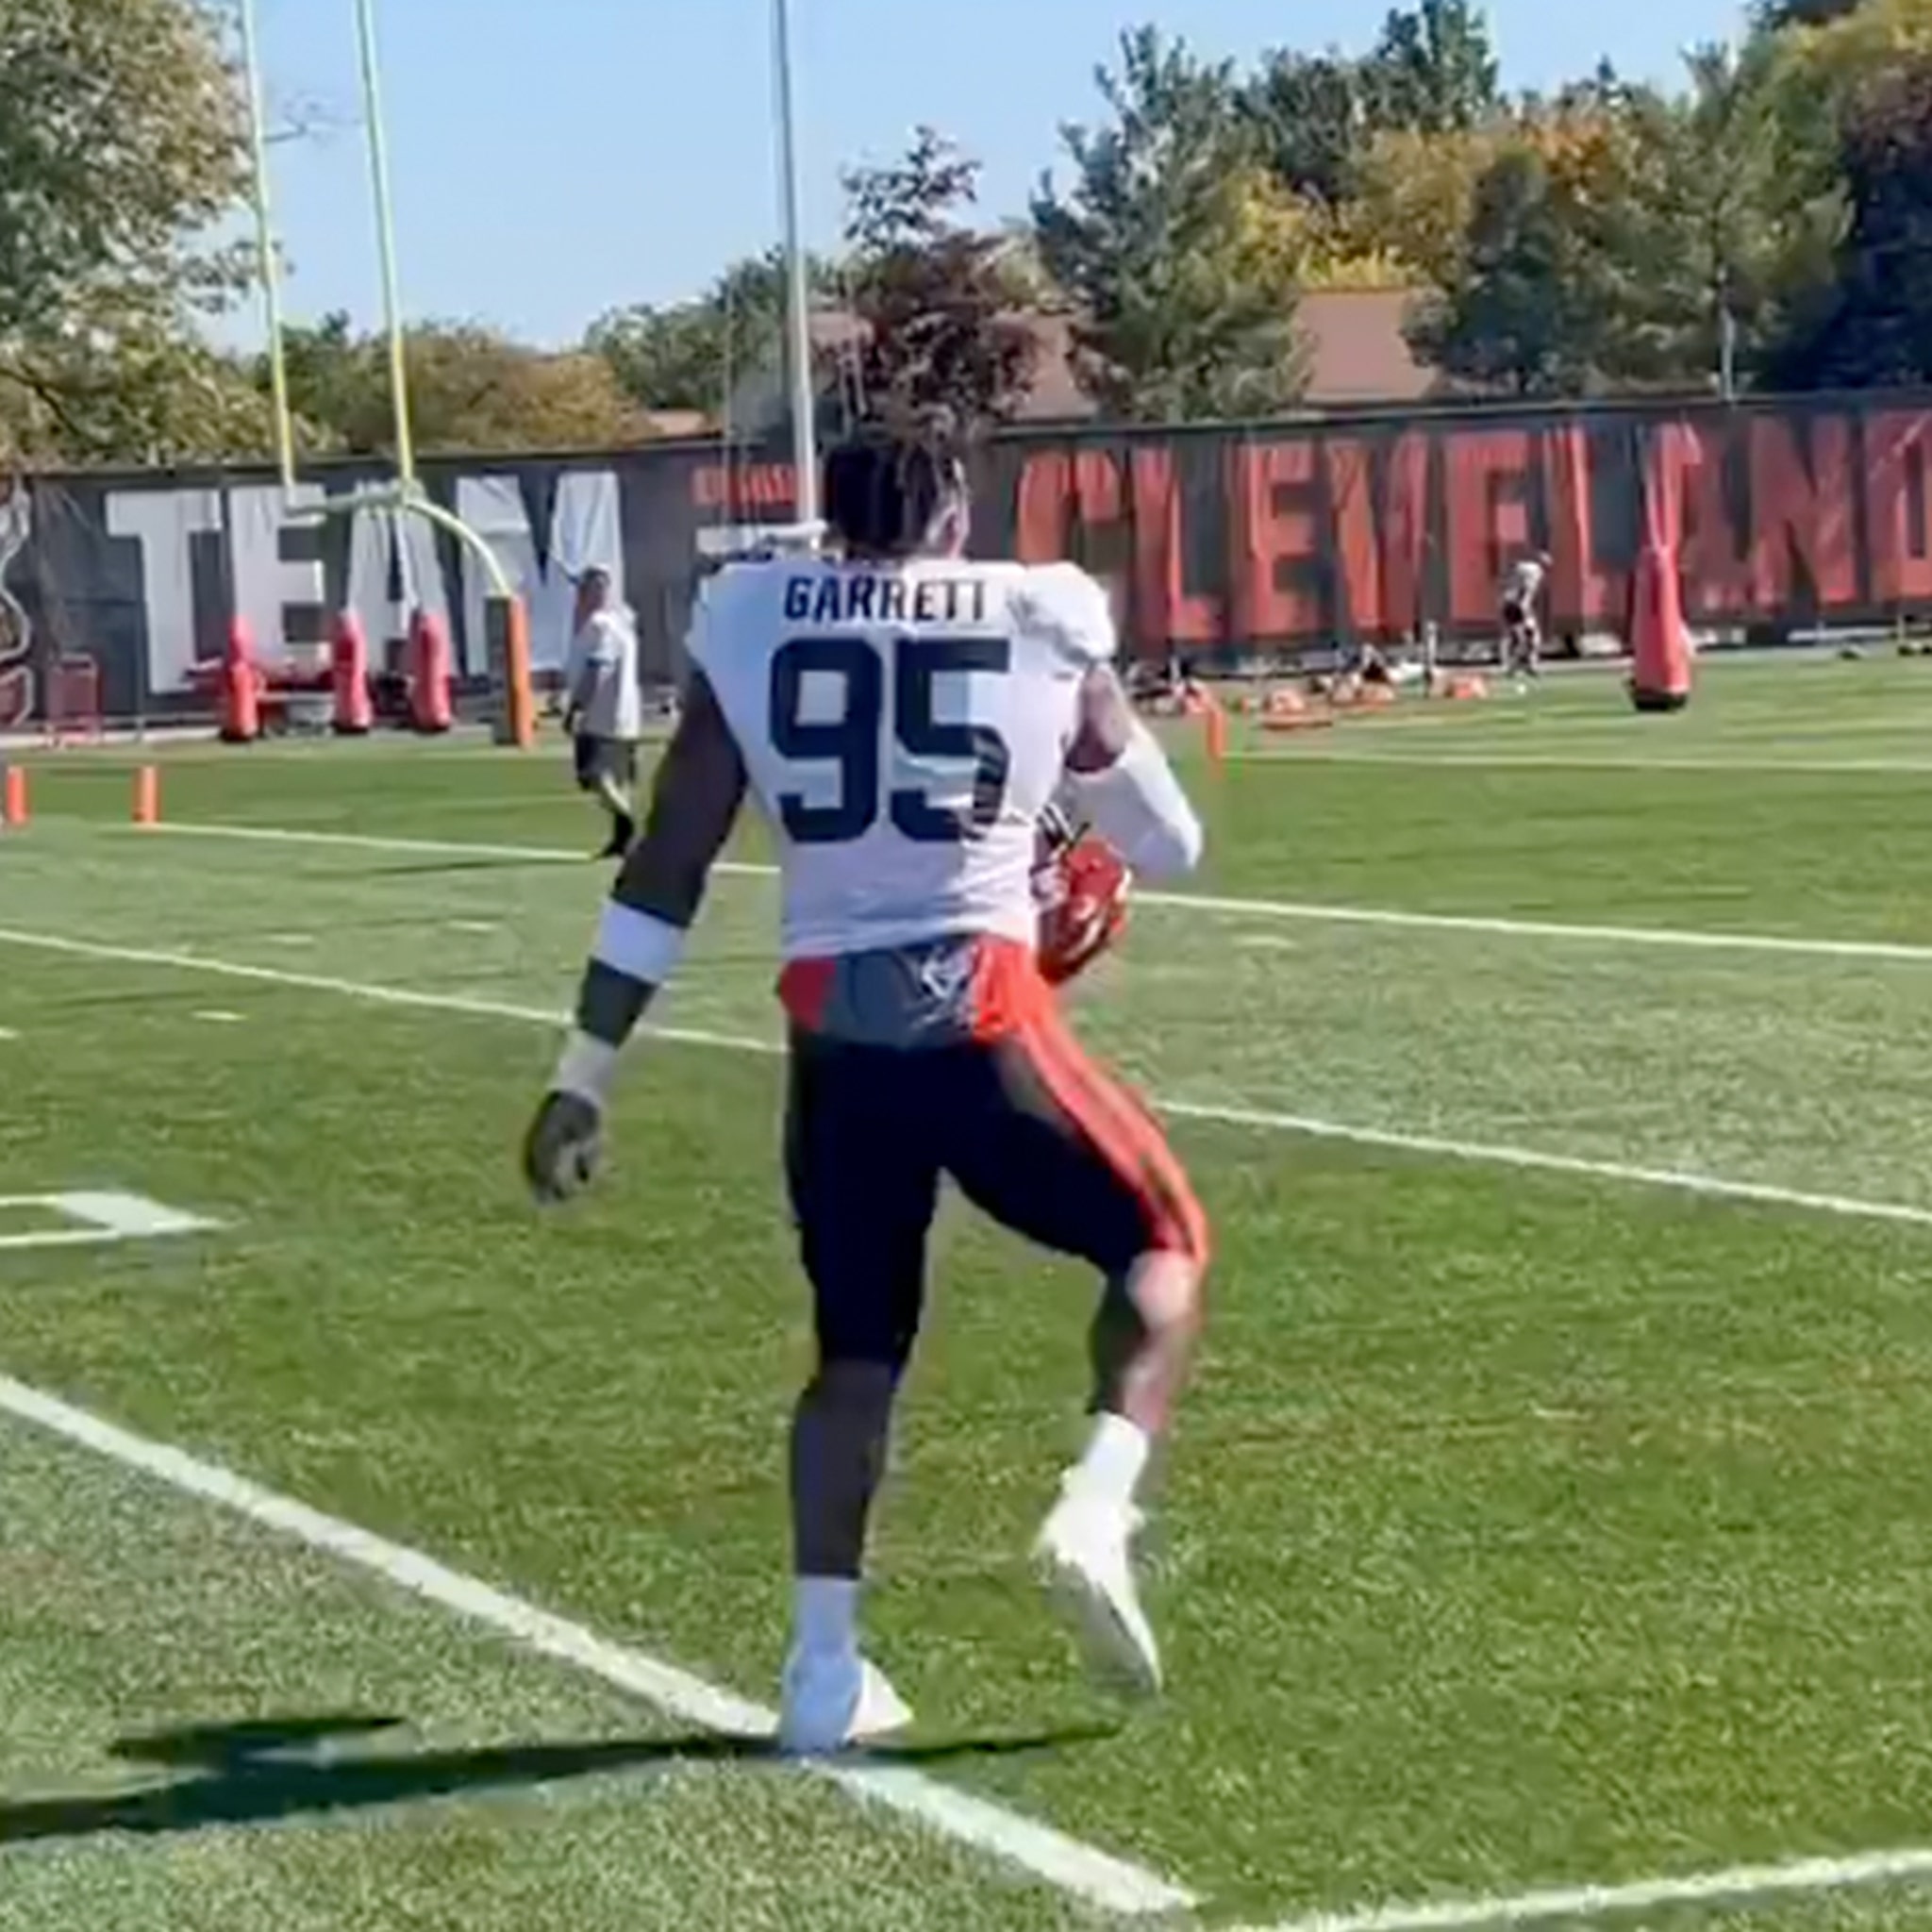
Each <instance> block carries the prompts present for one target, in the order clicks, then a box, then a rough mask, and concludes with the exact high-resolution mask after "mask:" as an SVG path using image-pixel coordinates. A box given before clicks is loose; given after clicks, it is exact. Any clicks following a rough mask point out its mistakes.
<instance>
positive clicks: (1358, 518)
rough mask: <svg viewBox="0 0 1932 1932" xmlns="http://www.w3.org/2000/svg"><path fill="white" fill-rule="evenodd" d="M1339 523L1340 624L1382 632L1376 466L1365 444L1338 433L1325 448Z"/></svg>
mask: <svg viewBox="0 0 1932 1932" xmlns="http://www.w3.org/2000/svg"><path fill="white" fill-rule="evenodd" d="M1323 456H1324V458H1325V460H1326V465H1327V471H1328V508H1329V514H1330V515H1331V516H1332V517H1333V519H1334V528H1335V576H1336V582H1337V586H1338V594H1337V597H1336V602H1337V603H1338V604H1339V605H1340V606H1341V608H1340V609H1338V610H1337V611H1336V613H1335V616H1336V619H1337V622H1338V624H1341V623H1343V622H1345V624H1346V626H1347V628H1348V629H1349V631H1350V632H1351V633H1352V634H1353V635H1354V636H1356V637H1358V638H1372V637H1379V636H1381V635H1382V629H1383V626H1382V559H1381V558H1380V557H1379V556H1378V555H1377V553H1376V549H1375V501H1374V475H1373V466H1372V464H1371V463H1370V461H1369V451H1368V445H1367V444H1366V443H1361V442H1357V441H1354V439H1352V438H1338V439H1337V440H1336V441H1332V442H1330V443H1329V444H1327V446H1326V447H1325V448H1324V451H1323Z"/></svg>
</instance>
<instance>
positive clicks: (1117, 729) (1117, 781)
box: [1059, 663, 1203, 879]
mask: <svg viewBox="0 0 1932 1932" xmlns="http://www.w3.org/2000/svg"><path fill="white" fill-rule="evenodd" d="M1059 804H1060V805H1061V807H1062V808H1064V809H1065V810H1066V811H1067V812H1068V813H1069V814H1070V815H1071V816H1072V817H1074V819H1076V820H1079V821H1083V822H1084V823H1086V824H1091V826H1092V827H1093V828H1094V830H1095V831H1097V832H1098V833H1099V834H1100V835H1101V837H1102V838H1103V839H1105V840H1106V841H1108V844H1109V845H1111V846H1112V847H1113V848H1114V850H1115V851H1116V852H1118V853H1119V854H1120V856H1121V857H1122V858H1124V859H1125V860H1126V862H1127V864H1128V865H1129V866H1130V867H1131V868H1132V869H1133V871H1135V872H1136V873H1141V874H1145V875H1146V876H1148V877H1149V878H1157V879H1158V878H1174V877H1178V876H1179V875H1180V874H1183V873H1190V872H1192V871H1193V869H1194V868H1195V866H1197V865H1198V864H1199V863H1200V862H1201V847H1202V843H1203V840H1202V832H1201V821H1200V819H1199V818H1198V817H1197V816H1196V815H1195V812H1194V808H1193V807H1192V806H1191V805H1190V804H1189V803H1188V796H1187V793H1186V792H1184V791H1182V790H1181V787H1180V781H1179V780H1178V779H1177V778H1176V777H1175V776H1174V767H1173V766H1172V765H1170V764H1169V763H1168V761H1167V754H1166V753H1165V752H1164V751H1162V750H1161V748H1160V743H1159V741H1158V739H1156V737H1155V736H1154V734H1153V733H1152V732H1151V731H1149V730H1148V728H1147V727H1146V725H1144V724H1142V723H1141V720H1140V719H1139V718H1138V717H1137V716H1136V715H1135V713H1134V706H1133V701H1132V700H1131V699H1130V698H1129V697H1128V696H1127V693H1126V691H1125V688H1124V686H1123V685H1122V683H1121V680H1120V677H1119V675H1117V674H1116V672H1115V671H1114V668H1113V666H1112V665H1111V664H1109V663H1101V664H1094V665H1092V666H1091V667H1090V668H1089V670H1088V672H1087V675H1086V677H1085V680H1084V682H1083V683H1082V685H1081V688H1080V722H1079V725H1078V728H1077V730H1076V731H1075V733H1074V742H1073V744H1072V745H1071V747H1070V748H1069V749H1068V752H1067V776H1066V782H1065V784H1064V786H1063V787H1062V789H1061V792H1060V797H1059Z"/></svg>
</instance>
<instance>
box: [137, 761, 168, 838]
mask: <svg viewBox="0 0 1932 1932" xmlns="http://www.w3.org/2000/svg"><path fill="white" fill-rule="evenodd" d="M160 822H161V774H160V773H159V772H158V771H157V770H156V768H155V767H154V766H153V765H142V767H141V769H140V770H139V771H137V772H136V773H135V774H134V823H135V824H137V825H158V824H160Z"/></svg>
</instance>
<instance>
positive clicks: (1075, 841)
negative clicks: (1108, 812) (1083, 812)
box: [1033, 813, 1131, 986]
mask: <svg viewBox="0 0 1932 1932" xmlns="http://www.w3.org/2000/svg"><path fill="white" fill-rule="evenodd" d="M1130 885H1131V880H1130V877H1129V875H1128V872H1127V868H1126V864H1125V862H1124V860H1123V859H1122V858H1121V856H1120V854H1119V853H1117V852H1116V851H1115V850H1114V849H1113V847H1112V846H1111V845H1109V844H1108V842H1107V841H1106V840H1104V839H1103V838H1101V837H1100V835H1099V834H1098V833H1096V832H1091V831H1082V830H1078V829H1076V828H1074V826H1072V825H1071V824H1069V823H1068V822H1067V821H1066V820H1065V819H1064V818H1063V817H1061V816H1060V815H1059V814H1058V813H1054V814H1051V815H1050V816H1049V818H1048V819H1046V820H1045V821H1043V822H1042V824H1041V851H1040V856H1039V858H1038V860H1037V862H1036V864H1035V868H1034V874H1033V891H1034V897H1035V898H1036V899H1037V900H1038V901H1039V903H1040V940H1039V957H1040V971H1041V977H1042V978H1043V979H1045V981H1046V982H1047V984H1048V985H1049V986H1064V985H1065V984H1066V983H1067V982H1068V981H1069V980H1071V979H1074V978H1075V977H1076V976H1077V975H1078V974H1081V973H1084V972H1085V971H1086V969H1087V968H1088V967H1089V966H1091V964H1092V963H1093V961H1094V960H1095V959H1097V958H1099V957H1100V956H1101V954H1103V953H1104V952H1106V951H1107V949H1108V947H1109V946H1111V945H1112V944H1113V943H1114V941H1116V940H1117V939H1119V938H1120V936H1121V934H1122V932H1123V931H1124V929H1125V927H1126V923H1127V894H1128V890H1129V887H1130Z"/></svg>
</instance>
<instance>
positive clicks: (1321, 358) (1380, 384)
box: [729, 289, 1438, 435]
mask: <svg viewBox="0 0 1932 1932" xmlns="http://www.w3.org/2000/svg"><path fill="white" fill-rule="evenodd" d="M1413 299H1414V291H1412V290H1408V289H1332V290H1319V291H1315V292H1313V293H1310V294H1307V295H1305V296H1304V297H1303V298H1302V304H1301V309H1300V313H1299V317H1298V320H1299V323H1300V326H1301V329H1302V333H1303V335H1304V336H1305V337H1306V339H1307V343H1308V354H1309V372H1308V390H1307V404H1308V406H1309V407H1310V408H1339V407H1343V406H1351V405H1356V406H1358V405H1362V404H1370V403H1407V402H1417V401H1420V400H1421V399H1422V398H1424V396H1428V395H1432V394H1434V393H1435V392H1436V391H1437V388H1438V382H1437V377H1436V375H1435V372H1434V371H1432V370H1429V369H1426V368H1424V366H1423V365H1422V364H1420V363H1419V362H1417V360H1416V359H1415V358H1414V356H1413V355H1412V354H1411V353H1410V352H1409V347H1408V343H1407V341H1405V340H1404V338H1403V333H1402V323H1403V318H1404V316H1405V315H1406V314H1407V309H1408V305H1409V303H1410V302H1411V301H1412V300H1413ZM1021 319H1023V320H1024V321H1026V322H1027V323H1028V324H1029V325H1030V326H1031V328H1032V330H1033V333H1034V335H1035V337H1036V338H1037V340H1038V341H1039V345H1040V347H1039V354H1038V355H1037V357H1036V358H1035V361H1034V365H1033V376H1032V381H1031V382H1030V384H1029V385H1028V389H1027V393H1026V396H1025V399H1024V401H1023V402H1022V404H1021V405H1020V408H1019V409H1018V410H1017V411H1016V416H1015V420H1016V421H1018V422H1021V423H1051V422H1068V421H1081V420H1085V419H1088V418H1091V417H1092V416H1093V415H1094V414H1095V413H1096V411H1095V408H1094V406H1093V403H1092V401H1091V399H1090V398H1089V397H1088V396H1087V394H1086V393H1085V392H1084V391H1082V390H1081V388H1080V384H1079V379H1078V377H1077V375H1075V373H1074V372H1075V356H1076V347H1075V342H1074V321H1073V318H1072V317H1070V316H1066V315H1053V314H1040V315H1033V316H1028V317H1024V318H1021ZM811 337H812V346H813V348H814V350H815V351H816V352H817V355H818V357H819V359H820V361H821V362H822V363H823V364H824V380H823V381H822V382H821V385H820V393H821V394H822V395H828V396H841V397H844V398H845V399H846V400H849V401H851V402H853V403H855V404H856V403H857V402H858V398H857V397H856V396H851V395H849V392H848V385H849V383H850V382H851V380H852V375H851V372H852V370H853V368H854V366H855V365H856V360H857V351H858V348H859V346H860V345H861V344H862V343H863V341H864V340H865V325H864V323H863V322H861V321H860V320H859V319H858V317H857V316H855V315H853V314H851V313H849V312H848V311H845V310H842V309H820V310H818V311H817V312H815V313H814V314H813V316H812V318H811ZM786 409H787V397H786V393H785V383H784V377H783V375H782V373H781V372H780V371H778V370H776V369H772V368H761V369H758V370H757V371H755V372H752V373H750V374H748V375H746V376H745V377H744V379H743V380H742V381H741V382H740V383H739V385H738V387H737V390H736V391H734V393H733V395H732V398H731V406H730V412H729V414H730V422H731V425H732V426H733V428H734V429H735V430H736V431H737V432H738V433H739V434H741V435H758V434H759V433H761V432H763V431H765V430H769V429H773V428H775V427H776V426H777V425H779V424H781V423H782V422H783V421H784V418H785V414H786Z"/></svg>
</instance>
